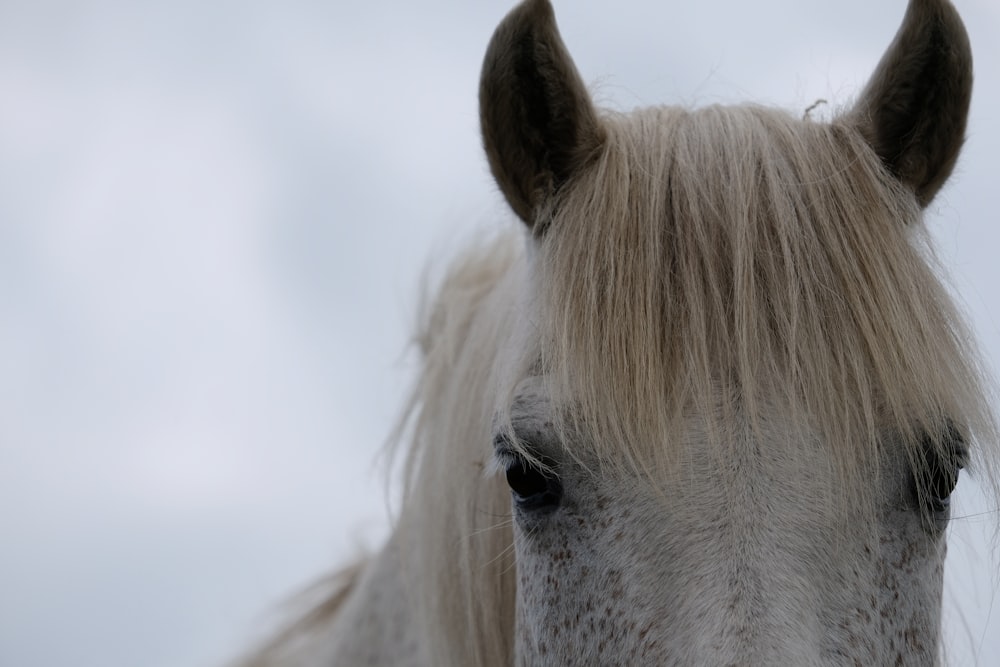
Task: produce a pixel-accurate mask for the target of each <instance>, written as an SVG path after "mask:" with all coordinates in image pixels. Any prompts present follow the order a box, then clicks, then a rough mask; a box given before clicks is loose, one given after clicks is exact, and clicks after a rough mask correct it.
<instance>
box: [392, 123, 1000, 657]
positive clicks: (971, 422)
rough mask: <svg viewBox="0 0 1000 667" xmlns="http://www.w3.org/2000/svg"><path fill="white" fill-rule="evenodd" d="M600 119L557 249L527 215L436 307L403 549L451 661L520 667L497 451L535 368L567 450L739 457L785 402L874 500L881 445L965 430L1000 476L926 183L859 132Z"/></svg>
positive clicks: (615, 460) (441, 294)
mask: <svg viewBox="0 0 1000 667" xmlns="http://www.w3.org/2000/svg"><path fill="white" fill-rule="evenodd" d="M601 122H602V124H603V127H604V128H605V130H606V131H607V134H608V138H607V141H605V142H604V144H603V148H602V149H601V152H600V153H599V154H598V155H597V156H595V158H594V159H593V161H592V162H591V163H590V164H589V165H588V166H587V168H586V169H583V170H582V171H581V173H579V174H577V175H576V176H575V177H574V180H572V181H571V182H569V183H566V184H565V185H564V186H563V187H562V188H561V189H560V190H559V192H558V193H557V194H556V196H555V198H554V199H553V201H552V203H551V205H550V206H549V207H548V208H547V209H545V210H544V211H542V215H541V218H540V220H541V221H542V224H539V225H537V228H538V229H544V231H543V232H540V233H539V235H538V237H537V238H536V239H535V246H536V247H535V250H534V251H533V252H534V254H533V255H532V256H531V257H529V256H528V255H529V253H528V252H527V251H525V249H524V246H525V243H524V241H525V239H524V235H525V234H526V233H528V232H527V230H526V229H524V228H523V227H520V226H519V227H518V228H517V229H516V230H515V229H512V230H511V231H509V232H505V233H502V234H500V235H498V236H496V237H494V238H492V239H491V240H489V241H487V242H484V243H482V244H480V245H478V246H477V247H474V248H471V249H469V250H468V251H466V253H465V254H463V255H462V256H460V257H459V258H458V259H457V260H456V261H455V263H453V265H452V266H451V269H450V271H449V272H448V274H447V276H446V278H445V279H444V280H443V282H442V283H441V286H440V288H439V290H438V291H437V294H436V296H435V297H434V298H433V299H432V300H430V301H429V302H428V303H427V304H426V306H425V307H424V308H423V316H422V324H421V326H420V330H419V332H418V335H417V341H418V343H419V347H420V349H421V351H422V354H423V367H422V371H421V374H420V376H419V378H418V381H417V384H416V386H415V389H414V392H413V396H412V400H411V403H410V405H409V407H408V409H407V411H406V414H405V416H404V417H403V420H402V422H401V424H402V426H400V428H399V429H398V431H397V438H396V442H395V444H394V445H393V452H394V454H395V455H396V457H397V460H398V462H401V464H402V467H403V471H404V475H405V480H404V494H403V500H402V503H401V510H400V512H399V516H398V518H397V522H396V528H395V534H394V537H393V540H394V541H396V544H397V545H398V546H399V554H400V559H401V565H400V568H401V569H400V573H401V576H402V577H403V578H404V580H405V582H406V584H407V586H408V587H409V590H410V595H409V596H408V597H407V603H408V604H409V606H410V614H409V617H410V618H411V619H412V621H413V622H414V623H415V624H416V625H417V626H418V627H417V630H416V631H417V632H419V633H422V636H425V637H426V638H427V641H426V646H427V647H428V650H429V651H431V652H432V654H431V655H429V656H428V659H429V660H430V663H431V664H437V665H471V664H509V663H510V662H511V661H512V657H513V656H512V651H513V643H514V638H513V631H514V600H515V586H516V584H515V573H514V562H513V560H514V559H513V553H512V541H513V534H512V530H511V519H510V498H509V492H508V491H507V489H506V486H505V485H504V484H503V482H502V480H499V479H497V476H496V475H491V474H490V470H491V463H490V462H491V457H492V448H491V443H492V440H493V437H494V429H495V428H498V427H499V428H503V426H504V424H509V418H508V417H507V415H506V414H505V412H504V410H505V407H506V406H507V405H509V400H510V397H511V396H512V394H513V391H514V385H515V384H516V382H517V381H518V380H519V379H521V378H523V377H524V376H525V375H527V374H528V373H529V371H531V372H537V371H542V372H543V373H544V375H545V378H546V380H545V381H546V382H547V390H548V392H549V394H550V395H551V396H552V397H553V399H554V404H556V405H566V406H572V410H568V411H566V413H565V414H560V415H554V418H555V419H556V420H557V427H558V428H560V429H562V430H563V432H564V433H566V434H572V433H574V432H577V431H579V430H580V429H586V432H587V434H588V437H587V438H586V439H585V441H586V444H585V445H576V444H574V441H573V439H572V438H568V439H567V440H566V443H565V444H566V447H567V449H568V451H569V453H570V455H574V456H577V455H578V456H579V458H580V460H581V461H582V460H587V461H594V460H596V461H597V462H598V465H601V466H610V467H616V466H618V467H624V468H627V469H628V470H631V471H639V472H642V473H643V474H647V475H650V476H651V477H652V478H653V479H661V480H662V479H663V475H670V474H672V473H673V472H676V471H677V470H678V468H679V466H678V464H679V462H680V461H679V459H680V455H681V452H682V450H683V448H682V447H680V446H665V445H664V444H663V443H678V442H682V441H683V439H684V434H683V432H682V430H683V429H685V428H688V427H690V425H691V421H692V419H695V420H701V421H702V422H703V424H701V427H700V432H702V433H708V434H710V435H711V437H708V438H707V442H699V446H707V447H718V448H723V447H726V446H727V438H726V437H725V435H726V430H727V429H728V428H730V427H731V425H732V423H734V421H739V422H740V423H741V424H745V425H746V427H747V428H756V427H757V426H758V425H757V423H756V422H757V420H759V419H761V418H763V417H762V416H763V415H765V413H767V411H768V410H772V409H773V408H774V407H775V406H780V409H781V411H782V413H781V419H782V420H787V423H789V424H806V425H807V426H808V429H809V430H810V431H811V432H813V433H817V434H819V435H820V436H821V437H822V439H823V441H824V442H827V443H829V446H830V447H831V448H833V460H834V462H835V464H834V469H831V470H830V474H831V475H834V476H836V477H837V479H838V480H840V483H839V485H838V487H837V488H840V489H843V490H844V491H843V492H844V494H845V495H846V494H851V497H852V502H855V503H858V502H860V503H864V502H868V503H870V504H871V506H872V507H874V502H875V499H874V498H873V497H871V496H872V495H873V494H874V491H872V492H870V493H866V491H865V488H866V487H865V485H871V471H872V466H873V465H875V464H874V463H873V462H874V461H877V459H878V456H877V455H878V453H879V451H881V448H882V447H887V446H898V447H902V448H903V449H904V451H905V454H906V456H907V457H908V458H909V460H910V461H911V463H912V464H913V465H914V467H915V469H916V467H917V466H919V465H921V464H923V463H924V462H925V460H926V457H928V456H932V455H935V454H939V453H943V452H944V450H945V449H946V448H947V447H948V446H949V444H950V443H949V442H947V441H946V440H947V437H946V435H947V434H948V433H949V432H951V430H952V429H957V430H958V431H959V432H960V434H961V435H962V437H963V438H964V439H965V440H966V441H967V442H968V443H969V445H970V450H971V452H972V461H971V466H969V467H971V468H972V469H973V470H974V471H976V472H978V473H979V474H980V476H981V477H982V478H983V479H984V480H985V481H986V482H987V485H988V486H991V488H993V489H995V488H996V484H995V480H996V475H995V471H996V461H995V459H993V458H990V456H989V455H988V454H989V453H990V452H991V451H992V452H995V449H994V448H993V447H985V446H984V447H980V446H977V443H980V442H983V443H990V444H992V443H993V442H995V434H996V433H997V429H996V427H995V424H994V420H993V417H992V413H991V410H990V406H989V403H988V400H987V392H986V391H985V390H984V382H983V380H982V377H981V373H980V363H979V361H978V359H977V357H976V356H975V354H974V353H973V350H972V345H971V341H972V337H971V336H970V335H969V333H968V331H967V330H966V328H965V326H964V324H963V323H962V319H961V318H960V317H959V316H958V313H957V312H956V309H955V307H954V305H953V303H952V300H951V298H950V297H949V295H948V293H947V292H946V291H945V289H944V287H943V286H942V283H941V280H940V275H939V269H938V267H937V263H936V261H935V258H934V256H933V253H932V252H931V250H930V248H929V244H928V238H927V233H926V230H925V228H924V226H923V224H922V210H921V207H920V205H919V203H918V202H917V200H916V198H915V196H914V194H913V193H912V192H911V191H907V190H906V189H905V188H903V187H902V186H901V185H900V184H899V183H898V181H897V180H896V179H894V178H893V177H892V176H891V175H890V174H889V173H888V172H887V171H886V169H885V167H884V166H883V163H882V162H881V160H880V159H879V158H878V156H877V155H876V154H875V153H874V152H873V151H872V149H871V148H870V147H869V146H868V144H866V143H865V141H864V139H863V138H862V137H861V136H860V135H859V134H858V133H857V132H856V130H854V129H852V128H851V127H849V126H848V124H847V123H844V122H841V121H840V120H838V119H834V121H833V122H831V123H817V122H812V121H810V120H802V119H798V118H795V117H793V116H791V115H790V114H788V113H786V112H782V111H778V110H772V109H765V108H760V107H756V106H736V107H717V106H715V107H708V108H703V109H697V110H691V109H684V108H677V107H662V108H651V109H646V110H641V111H636V112H632V113H630V114H627V115H626V114H618V113H613V112H602V115H601ZM529 281H530V282H529ZM532 290H534V292H533V291H532ZM798 432H799V433H801V431H798ZM515 440H516V438H515ZM793 440H794V439H793V438H792V437H790V438H789V442H786V443H767V446H774V447H789V448H791V447H795V442H794V441H793ZM574 448H578V449H574ZM524 454H525V455H526V456H530V455H531V452H530V449H528V448H525V449H524ZM862 482H864V483H865V484H862ZM854 494H857V495H854ZM838 500H839V502H840V504H843V502H844V501H843V499H837V498H832V499H831V503H832V504H834V505H836V504H837V502H838Z"/></svg>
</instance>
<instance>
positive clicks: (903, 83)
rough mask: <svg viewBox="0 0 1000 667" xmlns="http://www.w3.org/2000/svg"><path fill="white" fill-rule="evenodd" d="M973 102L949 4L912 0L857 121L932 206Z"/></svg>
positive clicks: (963, 40)
mask: <svg viewBox="0 0 1000 667" xmlns="http://www.w3.org/2000/svg"><path fill="white" fill-rule="evenodd" d="M971 98H972V51H971V49H970V47H969V37H968V35H967V34H966V32H965V26H963V25H962V20H961V19H960V18H959V16H958V12H957V11H955V8H954V7H953V6H952V5H951V3H950V2H949V1H948V0H910V4H909V7H908V8H907V10H906V16H905V18H904V19H903V25H902V27H901V28H900V29H899V32H898V33H897V34H896V38H895V39H894V40H893V42H892V45H890V47H889V50H888V51H887V52H886V54H885V55H884V56H883V57H882V60H881V62H880V63H879V65H878V67H877V68H876V70H875V73H874V75H873V76H872V78H871V80H870V81H869V82H868V85H867V87H866V88H865V90H864V92H863V93H862V95H861V99H860V101H859V102H858V104H857V106H856V107H855V109H854V111H853V112H852V114H853V120H854V122H855V124H856V125H857V127H858V129H860V131H861V133H862V134H863V135H864V137H865V139H866V140H867V141H868V143H869V144H871V146H872V147H873V148H874V149H875V152H876V153H877V154H878V155H879V157H881V158H882V161H883V162H884V163H885V165H886V167H887V168H888V169H889V171H890V172H891V173H892V174H894V175H895V176H896V177H897V178H899V180H900V181H902V182H903V184H904V185H906V186H908V187H909V188H910V189H912V190H913V191H914V192H915V193H916V196H917V200H918V201H919V202H920V205H921V206H927V205H928V204H929V203H930V202H931V200H932V199H934V195H936V194H937V192H938V190H939V189H940V188H941V186H942V185H944V182H945V181H946V180H947V179H948V176H950V175H951V171H952V169H953V168H954V166H955V161H956V160H957V159H958V153H959V150H960V149H961V147H962V143H963V142H964V140H965V127H966V122H967V120H968V113H969V102H970V100H971Z"/></svg>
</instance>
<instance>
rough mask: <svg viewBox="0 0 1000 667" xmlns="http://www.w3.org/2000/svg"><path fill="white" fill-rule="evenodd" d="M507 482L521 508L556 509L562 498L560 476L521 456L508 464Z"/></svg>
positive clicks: (533, 509)
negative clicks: (534, 464) (532, 463)
mask: <svg viewBox="0 0 1000 667" xmlns="http://www.w3.org/2000/svg"><path fill="white" fill-rule="evenodd" d="M507 484H508V485H509V486H510V490H511V492H512V493H513V496H514V503H515V504H516V505H517V506H518V507H519V508H521V509H525V510H532V511H535V510H544V509H555V508H556V507H558V506H559V501H560V500H561V499H562V484H560V483H559V478H558V477H556V476H555V474H554V473H552V472H550V471H547V470H542V469H540V468H538V467H536V466H533V465H531V464H530V463H528V462H527V461H525V460H524V459H522V458H520V457H517V458H515V459H514V460H513V461H511V463H510V464H509V465H508V466H507Z"/></svg>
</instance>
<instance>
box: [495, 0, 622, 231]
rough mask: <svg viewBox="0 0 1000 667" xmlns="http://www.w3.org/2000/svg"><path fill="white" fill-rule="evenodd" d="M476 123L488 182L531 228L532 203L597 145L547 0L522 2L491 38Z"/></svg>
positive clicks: (597, 133) (583, 93)
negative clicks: (487, 167)
mask: <svg viewBox="0 0 1000 667" xmlns="http://www.w3.org/2000/svg"><path fill="white" fill-rule="evenodd" d="M479 120H480V124H481V126H482V132H483V144H484V146H485V148H486V156H487V158H488V159H489V163H490V170H491V171H492V172H493V177H494V178H495V179H496V181H497V184H498V185H499V186H500V189H501V191H503V193H504V196H506V198H507V201H508V203H510V205H511V207H512V208H513V209H514V212H515V213H517V214H518V215H519V216H520V217H521V219H522V220H524V221H525V223H527V224H528V226H529V227H533V226H534V223H535V215H536V213H537V210H538V207H539V205H540V204H541V203H542V202H544V201H545V199H546V198H548V197H550V196H551V195H552V194H553V193H555V192H556V191H557V190H558V189H559V188H560V187H561V186H562V185H563V184H564V183H565V182H566V181H567V180H568V179H569V178H570V177H571V176H572V175H573V174H574V173H575V172H576V170H577V169H579V168H580V167H581V166H582V165H583V164H584V163H585V162H586V161H587V160H588V159H589V158H590V157H591V156H593V155H594V153H595V151H596V150H597V149H598V148H599V147H600V145H601V144H602V143H603V141H604V131H603V129H602V128H601V125H600V122H599V121H598V119H597V112H596V110H595V109H594V106H593V103H592V102H591V99H590V95H589V94H588V93H587V89H586V87H585V86H584V84H583V81H582V80H581V79H580V75H579V73H578V72H577V71H576V66H575V65H574V64H573V61H572V59H571V58H570V56H569V53H568V52H567V51H566V47H565V45H564V44H563V41H562V38H561V37H560V36H559V31H558V28H557V27H556V20H555V14H554V12H553V11H552V5H550V4H549V2H548V0H526V1H525V2H522V3H521V4H520V5H519V6H517V7H516V8H515V9H514V10H512V11H511V12H510V14H508V15H507V17H506V18H505V19H504V20H503V21H502V22H501V23H500V25H499V26H498V27H497V29H496V32H494V33H493V38H492V39H491V40H490V45H489V47H488V48H487V50H486V58H485V60H484V62H483V71H482V77H481V79H480V83H479ZM536 231H537V230H536Z"/></svg>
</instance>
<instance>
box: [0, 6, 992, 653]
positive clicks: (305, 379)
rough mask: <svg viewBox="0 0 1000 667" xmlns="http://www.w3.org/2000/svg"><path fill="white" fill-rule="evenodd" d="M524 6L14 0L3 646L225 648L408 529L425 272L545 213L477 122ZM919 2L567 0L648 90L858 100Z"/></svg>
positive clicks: (961, 190) (611, 88) (987, 165)
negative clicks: (493, 232) (391, 440)
mask: <svg viewBox="0 0 1000 667" xmlns="http://www.w3.org/2000/svg"><path fill="white" fill-rule="evenodd" d="M957 5H958V7H959V9H960V11H961V12H962V14H963V16H964V17H965V19H966V22H967V24H968V27H969V30H970V34H971V38H972V43H973V48H974V50H975V53H976V57H977V63H978V73H977V88H976V96H975V99H974V102H973V104H974V107H973V113H972V120H971V126H970V132H969V142H968V144H967V148H966V151H965V153H964V157H963V159H962V161H961V163H960V165H959V168H958V171H957V173H956V176H955V178H954V180H953V182H952V185H951V186H950V187H949V188H948V189H947V190H946V191H945V192H944V193H943V194H942V195H941V196H940V198H939V199H938V200H937V201H936V202H935V203H934V205H933V206H932V208H931V210H930V218H929V219H930V225H931V227H932V229H933V231H934V234H935V236H936V237H937V239H938V240H939V245H940V252H941V256H942V258H943V260H944V263H946V264H947V265H949V266H951V267H953V282H954V285H955V287H956V290H957V292H959V293H960V294H961V296H962V299H963V301H964V303H965V304H966V307H967V309H968V311H969V313H970V314H971V316H972V318H973V321H974V325H975V328H976V330H977V333H978V335H979V337H980V339H981V341H982V343H983V346H984V349H985V351H986V355H987V358H988V362H989V364H990V365H991V367H992V369H993V372H994V374H996V371H997V369H998V368H1000V325H998V322H1000V296H998V292H997V286H998V285H1000V264H998V262H997V260H996V245H997V239H998V238H1000V230H998V224H997V223H998V220H997V215H996V213H995V211H996V197H997V194H998V190H997V186H998V181H997V173H998V168H997V163H996V161H997V156H998V155H1000V113H998V112H1000V3H997V2H996V0H957ZM511 6H512V3H510V2H507V1H506V0H488V1H487V0H483V1H479V2H469V1H465V2H458V1H457V0H450V1H445V0H425V1H423V2H409V1H407V2H401V1H395V2H387V1H386V2H378V1H369V2H344V1H341V0H335V1H334V2H323V3H321V2H303V1H299V2H280V3H279V2H203V1H201V0H198V1H195V0H174V1H171V2H166V1H163V2H137V1H126V0H107V1H105V2H98V1H90V2H66V1H65V0H52V1H47V0H41V1H39V0H30V1H29V0H4V2H2V3H0V535H2V542H0V665H2V666H3V667H61V666H64V665H74V666H76V667H182V666H183V667H188V666H190V667H209V666H210V665H216V664H219V663H220V662H221V661H223V660H224V659H225V658H227V657H231V656H233V655H234V654H236V653H237V652H239V650H240V648H241V647H242V646H245V645H247V644H248V643H250V642H252V641H254V639H255V638H259V633H260V632H261V631H262V629H263V628H265V627H267V625H268V623H269V622H270V621H271V620H273V619H274V618H275V617H276V616H275V615H274V614H273V613H272V612H273V610H274V608H275V606H276V605H277V604H279V603H280V601H281V600H282V599H283V597H284V596H286V595H287V594H289V593H291V592H292V591H293V590H295V589H296V588H297V587H300V586H302V585H304V584H306V583H308V582H309V581H310V580H312V579H313V578H315V577H317V576H318V575H320V574H321V573H322V572H324V571H326V570H329V569H331V568H333V567H335V566H336V565H337V564H338V563H342V562H343V561H344V560H345V559H347V558H349V557H350V556H351V555H352V554H354V553H357V552H358V550H359V549H360V548H361V547H363V546H367V547H373V548H374V547H377V546H378V544H379V541H380V540H381V539H382V537H383V536H384V534H385V531H386V526H387V519H386V516H387V513H386V501H385V499H386V497H387V494H386V492H385V490H384V486H383V484H382V481H381V477H380V475H379V474H378V468H377V466H376V455H377V451H378V448H379V445H380V443H381V442H382V441H383V440H384V438H385V437H386V435H387V434H388V432H389V430H390V428H391V425H392V423H393V420H394V418H395V415H396V414H397V413H398V410H399V407H400V405H401V403H402V399H403V396H404V393H405V390H406V387H407V385H408V383H409V381H410V379H411V377H412V374H413V371H414V361H413V357H412V355H409V354H407V353H406V342H407V339H408V336H409V333H410V331H411V324H412V321H413V319H414V316H415V313H416V306H415V303H416V298H415V297H416V295H417V293H418V287H419V282H420V281H419V278H420V275H421V272H422V271H423V269H424V267H425V266H427V265H428V263H430V264H431V265H434V266H437V267H439V268H440V266H441V265H442V263H443V262H444V261H445V260H446V258H447V257H448V256H450V255H452V254H453V253H454V252H455V250H456V249H458V248H461V247H462V244H463V242H464V241H466V240H468V239H472V238H475V236H476V235H477V234H479V233H487V230H489V229H491V228H494V227H496V226H498V225H511V224H515V223H514V222H513V221H512V216H511V215H510V214H509V213H508V212H507V211H506V210H505V209H504V207H503V205H502V203H501V201H500V198H499V197H498V195H497V194H496V191H495V188H494V186H493V185H492V182H491V180H490V178H489V175H488V170H487V168H486V166H485V161H484V160H483V158H482V156H481V152H480V147H479V138H478V128H477V115H476V86H477V79H478V70H479V64H480V59H481V57H482V53H483V50H484V48H485V45H486V43H487V41H488V39H489V37H490V34H491V33H492V31H493V28H494V27H495V25H496V23H497V22H498V21H499V20H500V19H501V17H502V16H503V15H504V14H505V12H506V11H507V10H508V9H509V8H510V7H511ZM904 6H905V2H904V1H903V0H879V2H877V3H876V2H871V0H839V1H838V2H831V1H830V0H794V1H793V0H756V1H755V2H744V1H736V0H703V1H701V2H680V1H676V2H650V1H649V0H616V1H615V2H604V3H598V2H591V1H585V0H577V1H576V2H571V1H570V0H561V1H560V0H556V9H557V14H558V16H559V21H560V25H561V27H562V31H563V35H564V37H565V39H566V41H567V43H568V45H569V47H570V50H571V52H572V53H573V54H574V56H575V58H576V60H577V64H578V66H579V68H580V70H581V73H582V74H583V76H584V78H585V79H586V80H588V81H590V82H593V83H594V84H595V86H596V89H597V91H598V92H597V97H598V99H599V100H600V101H601V102H602V103H603V104H604V105H610V106H614V107H616V108H619V109H629V108H632V107H635V106H640V105H646V104H659V103H668V102H669V103H678V102H682V103H687V104H706V103H714V102H735V101H740V100H753V101H757V102H764V103H769V104H777V105H779V106H784V107H787V108H790V109H794V110H796V112H798V111H800V110H803V109H805V108H806V107H807V106H809V105H810V104H812V103H813V102H814V101H815V100H816V99H818V98H826V99H829V100H831V101H833V102H839V103H841V104H846V103H847V102H849V101H850V99H851V97H852V95H853V94H854V93H856V92H857V90H858V88H859V87H860V86H861V85H862V84H863V83H864V81H865V80H866V78H867V76H868V74H869V73H870V72H871V70H872V68H873V67H874V65H875V63H876V61H877V60H878V58H879V57H880V55H881V54H882V52H883V50H884V49H885V47H886V46H887V45H888V43H889V41H890V39H891V38H892V36H893V34H894V33H895V30H896V28H897V27H898V25H899V22H900V19H901V17H902V14H903V10H904ZM826 113H829V111H827V112H826ZM959 489H960V492H959V494H958V498H957V500H956V514H957V515H958V516H960V517H967V518H960V519H957V520H955V521H954V522H953V528H952V537H951V545H952V547H951V555H950V557H949V561H948V586H949V588H948V591H947V592H946V610H947V614H948V622H947V626H946V633H947V636H948V639H949V644H950V645H951V647H952V648H951V653H952V655H953V656H954V662H955V663H956V664H959V665H967V664H973V659H972V657H971V653H970V651H976V652H978V654H979V662H980V664H983V665H995V664H997V661H998V656H1000V602H998V601H997V599H996V598H998V597H1000V584H998V577H997V575H996V562H997V561H996V560H995V559H993V560H991V557H990V553H989V548H988V546H987V541H986V536H988V535H989V533H990V530H991V526H992V525H994V524H995V522H996V521H997V520H998V514H997V512H996V511H995V509H994V510H991V508H990V507H988V506H986V505H985V504H984V501H983V500H982V498H981V497H979V496H978V495H977V494H976V487H975V485H974V483H970V481H969V479H968V478H964V479H963V481H962V483H961V485H960V487H959ZM390 495H391V494H390Z"/></svg>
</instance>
